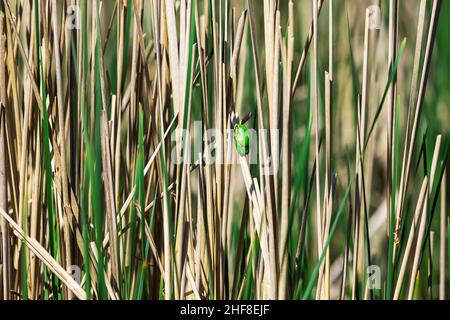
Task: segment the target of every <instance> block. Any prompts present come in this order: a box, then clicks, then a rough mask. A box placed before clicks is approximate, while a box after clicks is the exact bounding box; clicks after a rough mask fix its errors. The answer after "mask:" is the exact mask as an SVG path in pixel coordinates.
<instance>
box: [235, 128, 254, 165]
mask: <svg viewBox="0 0 450 320" xmlns="http://www.w3.org/2000/svg"><path fill="white" fill-rule="evenodd" d="M250 143H251V138H250V133H249V132H248V129H247V127H246V126H245V125H243V124H237V125H236V126H235V127H234V144H235V146H236V150H237V152H238V153H239V155H240V156H242V157H245V156H246V155H247V154H248V153H249V152H250Z"/></svg>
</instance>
